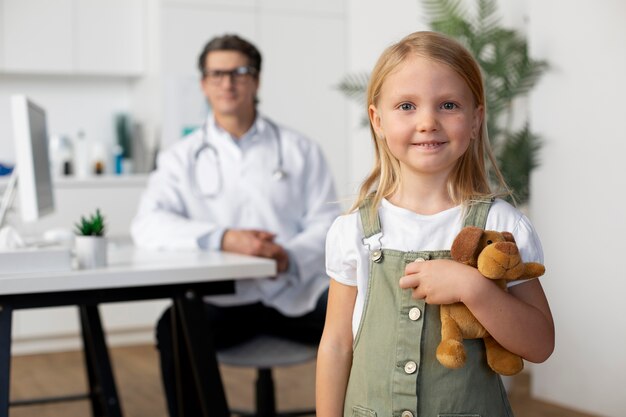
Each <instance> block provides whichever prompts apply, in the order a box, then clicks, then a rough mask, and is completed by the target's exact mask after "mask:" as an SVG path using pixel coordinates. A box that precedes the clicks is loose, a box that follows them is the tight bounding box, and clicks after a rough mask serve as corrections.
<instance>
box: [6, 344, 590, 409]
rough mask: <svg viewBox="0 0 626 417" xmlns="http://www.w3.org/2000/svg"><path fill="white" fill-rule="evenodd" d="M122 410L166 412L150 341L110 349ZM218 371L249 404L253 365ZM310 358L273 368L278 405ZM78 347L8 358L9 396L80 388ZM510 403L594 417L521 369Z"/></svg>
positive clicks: (71, 405)
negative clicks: (533, 391)
mask: <svg viewBox="0 0 626 417" xmlns="http://www.w3.org/2000/svg"><path fill="white" fill-rule="evenodd" d="M111 357H112V361H113V368H114V373H115V378H116V382H117V387H118V392H119V394H120V397H121V401H122V411H123V412H124V415H125V416H126V417H147V416H149V417H166V416H167V413H166V409H165V402H164V399H163V395H162V388H161V382H160V373H159V370H158V362H157V361H158V356H157V352H156V350H155V348H154V347H152V346H134V347H123V348H114V349H112V350H111ZM222 376H223V378H224V383H225V387H226V395H227V397H228V403H229V405H230V406H231V407H244V408H250V407H251V406H252V403H253V391H252V389H253V385H254V384H253V382H254V378H255V375H254V371H252V370H250V369H240V368H231V367H223V368H222ZM314 378H315V364H314V363H309V364H306V365H301V366H293V367H289V368H283V369H279V370H277V371H276V373H275V379H276V389H277V392H278V394H277V403H278V407H279V409H280V408H306V407H309V406H313V405H314V403H315V394H314V388H313V387H314ZM85 386H86V382H85V372H84V369H83V357H82V353H81V352H64V353H53V354H45V355H29V356H17V357H14V358H13V360H12V369H11V400H17V399H27V398H32V397H39V396H55V395H68V394H75V393H80V392H84V390H85ZM510 398H511V404H512V407H513V410H514V411H515V415H516V417H563V416H568V417H594V416H591V415H589V414H582V413H579V412H575V411H573V410H569V409H565V408H562V407H557V406H554V405H550V404H546V403H543V402H540V401H536V400H532V399H531V398H529V381H528V376H527V375H521V376H518V377H516V378H515V379H514V380H513V387H512V389H511V395H510ZM10 415H11V417H49V416H63V417H85V416H90V415H91V412H90V408H89V405H88V403H87V401H86V400H81V401H73V402H67V403H57V404H48V405H37V406H19V407H12V408H11V411H10Z"/></svg>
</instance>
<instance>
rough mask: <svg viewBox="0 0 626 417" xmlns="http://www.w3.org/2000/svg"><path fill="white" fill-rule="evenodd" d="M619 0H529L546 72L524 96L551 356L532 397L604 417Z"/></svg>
mask: <svg viewBox="0 0 626 417" xmlns="http://www.w3.org/2000/svg"><path fill="white" fill-rule="evenodd" d="M625 17H626V3H624V2H623V1H621V0H602V1H599V2H598V1H592V0H580V1H576V2H570V1H565V0H560V1H552V2H545V1H540V0H531V1H530V30H529V35H530V41H531V48H532V52H533V54H534V55H535V56H537V57H540V58H544V59H547V60H549V61H550V64H551V70H550V72H549V73H548V75H547V76H546V77H545V78H544V79H543V81H542V82H541V84H540V85H539V86H538V88H537V89H536V90H535V92H534V93H533V95H532V102H531V116H532V126H533V128H534V129H535V130H536V131H537V132H538V133H539V134H541V136H542V137H543V138H544V140H545V147H544V150H543V152H542V165H541V167H540V168H539V169H538V170H537V172H536V174H535V175H534V176H533V189H532V190H533V196H532V215H533V220H534V222H535V225H536V226H537V229H538V230H539V232H540V233H541V238H542V242H543V245H544V250H545V259H546V264H547V271H548V272H547V275H546V279H544V280H543V281H542V282H543V284H544V287H545V289H546V292H547V295H548V298H549V299H550V304H551V307H552V311H553V314H554V318H555V323H556V350H555V352H554V354H553V356H552V357H551V358H550V359H549V360H548V361H547V362H546V363H545V364H542V365H540V366H537V367H535V370H534V375H535V378H534V384H533V395H535V396H537V397H539V398H542V399H545V400H549V401H553V402H558V403H563V404H568V405H569V406H571V407H576V408H579V409H581V410H588V411H589V412H592V413H595V414H598V415H603V416H611V417H622V416H624V413H625V412H626V397H625V395H624V394H625V391H624V389H625V387H626V360H624V351H626V314H625V313H624V308H623V305H624V294H626V280H624V278H625V274H624V271H623V268H621V267H620V263H621V260H623V257H624V249H625V248H626V245H625V244H624V236H625V235H626V220H625V216H624V207H623V206H624V203H625V202H626V201H625V199H624V190H625V189H626V164H625V163H624V155H625V154H626V130H625V129H624V109H623V106H622V102H623V100H624V97H626V78H625V75H626V48H625V47H624V40H626V25H624V22H625V20H624V19H625Z"/></svg>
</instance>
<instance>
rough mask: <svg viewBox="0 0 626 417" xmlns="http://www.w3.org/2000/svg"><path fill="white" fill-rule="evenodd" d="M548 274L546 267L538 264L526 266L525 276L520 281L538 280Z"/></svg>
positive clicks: (532, 263) (529, 263)
mask: <svg viewBox="0 0 626 417" xmlns="http://www.w3.org/2000/svg"><path fill="white" fill-rule="evenodd" d="M545 272H546V268H545V266H543V265H542V264H540V263H537V262H527V263H526V264H524V274H523V275H522V276H521V277H520V278H519V279H531V278H538V277H540V276H542V275H543V274H544V273H545Z"/></svg>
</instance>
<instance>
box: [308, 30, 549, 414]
mask: <svg viewBox="0 0 626 417" xmlns="http://www.w3.org/2000/svg"><path fill="white" fill-rule="evenodd" d="M367 96H368V112H369V118H370V128H371V133H372V139H373V142H374V147H375V150H376V156H375V165H374V168H373V170H372V172H371V173H370V175H369V176H368V177H367V178H366V179H365V181H364V182H363V184H362V186H361V189H360V194H359V196H358V198H357V200H356V202H355V204H354V206H353V208H352V210H350V212H349V213H348V214H346V215H343V216H340V217H339V218H337V219H336V221H335V223H334V224H333V226H332V227H331V229H330V230H329V232H328V237H327V243H326V258H327V259H326V269H327V272H328V274H329V276H330V277H331V278H332V279H331V284H330V293H329V300H328V310H327V317H326V325H325V328H324V333H323V336H322V341H321V343H320V347H319V355H318V365H317V384H316V385H317V389H316V398H317V414H318V416H319V417H330V416H334V417H337V416H342V415H344V416H368V417H374V416H379V417H383V416H384V417H390V416H394V417H418V416H419V417H425V416H427V417H438V416H498V417H500V416H512V412H511V409H510V406H509V403H508V400H507V397H506V392H505V390H504V389H503V386H502V383H501V380H500V377H499V376H498V375H497V374H496V373H494V372H493V371H492V370H491V369H490V368H489V367H488V366H487V363H486V360H485V355H484V347H483V344H482V341H481V340H466V341H465V342H464V346H465V350H466V352H467V361H466V364H465V366H464V367H463V368H460V369H455V370H451V369H448V368H445V367H443V366H442V365H441V364H439V362H438V361H437V360H436V357H435V350H436V347H437V344H438V342H439V340H440V323H439V305H441V304H450V303H454V302H463V303H465V305H466V306H467V307H468V308H469V309H470V311H471V312H472V313H473V314H474V316H476V318H477V319H478V320H479V321H480V322H481V323H482V324H483V325H484V327H485V328H486V329H487V331H489V333H491V335H492V336H493V337H494V338H495V339H496V340H497V341H498V342H499V343H500V344H501V345H502V346H504V347H505V348H506V349H508V350H510V351H512V352H514V353H516V354H518V355H520V356H521V357H522V358H524V359H526V360H528V361H531V362H542V361H545V360H546V359H547V358H548V357H549V356H550V354H551V353H552V350H553V348H554V325H553V321H552V316H551V313H550V308H549V306H548V302H547V300H546V297H545V295H544V293H543V290H542V288H541V284H540V282H539V280H530V281H523V282H521V281H520V282H515V283H513V284H512V285H511V286H510V287H509V292H508V293H507V292H504V291H501V290H500V289H499V288H498V287H497V286H495V285H494V284H493V283H492V282H491V281H489V280H487V279H485V278H484V277H482V276H481V275H480V273H479V272H478V271H477V270H476V269H475V268H472V267H469V266H466V265H463V264H460V263H457V262H454V261H452V260H450V252H449V249H450V246H451V244H452V241H453V239H454V237H455V236H456V235H457V234H458V233H459V231H460V230H461V228H462V227H464V226H467V225H474V226H478V227H482V228H486V229H489V230H499V231H509V232H511V233H513V235H514V237H515V239H516V241H517V244H518V246H519V247H520V253H521V255H522V258H523V260H524V261H526V262H530V261H535V262H543V252H542V249H541V243H540V241H539V238H538V236H537V234H536V232H535V230H534V228H533V227H532V225H531V223H530V222H529V220H528V219H527V218H526V217H525V216H524V215H523V214H522V213H520V212H519V211H518V210H517V209H515V208H514V207H513V206H511V205H509V204H508V203H506V202H505V201H504V200H501V199H498V198H495V197H496V193H495V192H494V191H492V190H491V188H490V185H489V181H488V174H487V169H486V160H489V162H490V164H491V166H492V167H493V169H494V171H495V173H496V175H497V177H498V178H499V179H500V182H501V184H500V185H501V187H502V189H505V190H506V186H505V184H504V182H503V181H502V180H501V176H500V174H499V171H498V169H497V166H496V164H495V161H494V159H493V157H492V154H491V152H490V150H489V142H488V139H487V132H486V129H485V123H484V121H485V117H486V116H485V93H484V89H483V82H482V78H481V73H480V69H479V67H478V65H477V63H476V61H475V60H474V58H473V57H472V56H471V54H470V53H469V52H468V51H467V50H466V49H465V48H464V47H463V46H461V45H460V44H459V43H458V42H456V41H454V40H452V39H450V38H448V37H446V36H443V35H441V34H437V33H433V32H416V33H413V34H411V35H409V36H407V37H405V38H404V39H402V40H401V41H400V42H398V43H396V44H394V45H392V46H390V47H389V48H388V49H386V50H385V51H384V52H383V54H382V55H381V57H380V58H379V60H378V62H377V64H376V66H375V67H374V70H373V72H372V75H371V79H370V83H369V86H368V93H367Z"/></svg>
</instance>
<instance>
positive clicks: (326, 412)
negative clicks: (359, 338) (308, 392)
mask: <svg viewBox="0 0 626 417" xmlns="http://www.w3.org/2000/svg"><path fill="white" fill-rule="evenodd" d="M356 293H357V287H353V286H349V285H344V284H341V283H339V282H337V281H335V280H334V279H331V280H330V289H329V292H328V308H327V311H326V323H325V325H324V332H323V334H322V340H321V341H320V346H319V350H318V353H317V370H316V383H315V403H316V405H315V407H316V411H317V416H318V417H341V416H343V405H344V400H345V395H346V387H347V386H348V378H349V376H350V367H351V366H352V312H353V310H354V303H355V301H356Z"/></svg>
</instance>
